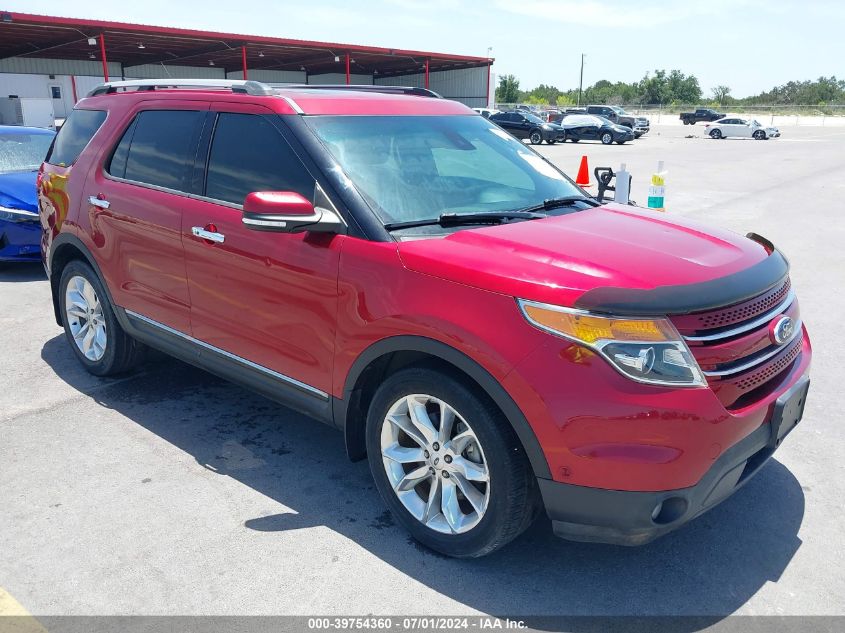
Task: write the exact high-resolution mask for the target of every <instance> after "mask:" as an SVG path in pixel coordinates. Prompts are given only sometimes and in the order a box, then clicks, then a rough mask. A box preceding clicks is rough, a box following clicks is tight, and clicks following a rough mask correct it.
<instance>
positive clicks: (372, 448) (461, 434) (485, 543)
mask: <svg viewBox="0 0 845 633" xmlns="http://www.w3.org/2000/svg"><path fill="white" fill-rule="evenodd" d="M412 411H413V416H412V415H411V412H412ZM444 412H445V413H444ZM442 419H446V420H452V422H451V424H449V425H448V426H445V427H444V426H442V425H441V420H442ZM405 429H408V432H406V431H405ZM366 439H367V455H368V459H369V462H370V470H371V471H372V474H373V478H374V480H375V483H376V487H377V488H378V491H379V493H380V494H381V497H382V499H384V502H385V503H386V504H387V506H388V508H389V509H390V512H391V513H392V514H393V516H394V517H395V518H396V520H397V521H398V522H399V523H400V524H401V525H402V526H403V527H404V528H405V529H406V530H408V532H410V533H411V535H412V536H413V537H414V538H415V539H416V540H417V541H419V542H420V543H422V544H423V545H425V546H426V547H429V548H431V549H433V550H435V551H438V552H441V553H443V554H446V555H448V556H455V557H459V558H475V557H479V556H484V555H485V554H489V553H490V552H492V551H494V550H496V549H498V548H500V547H502V546H504V545H505V544H507V543H508V542H510V541H511V540H513V539H514V538H516V537H517V536H518V535H519V534H520V533H521V532H522V531H523V530H525V529H526V528H527V527H528V526H529V525H530V524H531V522H532V521H533V519H534V517H535V516H536V510H537V508H538V506H539V502H538V492H537V488H536V481H535V479H534V475H533V473H532V471H531V466H530V465H529V463H528V458H527V457H526V455H525V452H524V450H523V449H522V446H521V445H520V443H519V441H518V439H517V438H516V434H515V433H514V431H513V429H512V428H511V426H510V424H509V423H508V421H507V419H506V418H505V417H504V415H503V414H502V413H501V411H499V409H498V408H497V407H496V406H495V404H493V402H492V401H490V400H489V399H488V398H486V397H484V396H483V395H478V387H477V386H475V387H474V388H473V387H470V386H469V385H468V384H466V383H465V382H464V381H463V380H461V379H460V378H459V377H458V376H455V375H452V374H451V373H448V372H447V371H440V370H438V369H434V368H428V367H410V368H408V369H403V370H401V371H399V372H397V373H395V374H393V375H392V376H390V377H389V378H388V379H387V380H386V381H385V382H384V383H383V384H382V386H381V387H379V389H378V391H376V393H375V395H374V396H373V399H372V402H371V403H370V408H369V413H368V416H367V431H366ZM398 460H402V461H401V462H400V461H398ZM436 460H440V461H436ZM464 490H466V491H467V493H466V494H464Z"/></svg>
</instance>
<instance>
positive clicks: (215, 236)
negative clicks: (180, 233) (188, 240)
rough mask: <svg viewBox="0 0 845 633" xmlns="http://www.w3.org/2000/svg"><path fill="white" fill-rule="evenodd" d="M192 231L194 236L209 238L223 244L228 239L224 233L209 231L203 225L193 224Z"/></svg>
mask: <svg viewBox="0 0 845 633" xmlns="http://www.w3.org/2000/svg"><path fill="white" fill-rule="evenodd" d="M191 233H192V234H193V235H194V237H199V238H201V239H204V240H208V241H209V242H214V243H215V244H222V243H223V242H224V241H225V239H226V236H225V235H223V234H222V233H217V232H216V231H207V230H205V229H204V228H203V227H201V226H192V227H191Z"/></svg>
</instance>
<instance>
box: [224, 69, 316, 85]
mask: <svg viewBox="0 0 845 633" xmlns="http://www.w3.org/2000/svg"><path fill="white" fill-rule="evenodd" d="M247 77H248V78H249V79H251V80H252V81H263V82H264V83H268V84H304V83H305V80H306V79H305V78H306V74H305V73H304V72H303V71H301V70H266V69H263V68H256V69H253V68H247ZM226 78H227V79H243V78H244V73H243V71H242V70H238V71H236V72H230V73H227V74H226Z"/></svg>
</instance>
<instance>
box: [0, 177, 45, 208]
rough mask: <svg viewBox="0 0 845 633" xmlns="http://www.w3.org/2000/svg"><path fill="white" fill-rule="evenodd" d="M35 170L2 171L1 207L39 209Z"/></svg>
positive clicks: (0, 178) (0, 182)
mask: <svg viewBox="0 0 845 633" xmlns="http://www.w3.org/2000/svg"><path fill="white" fill-rule="evenodd" d="M37 175H38V172H35V171H13V172H8V173H0V207H7V208H9V209H22V210H24V211H38V199H37V196H36V192H35V178H36V176H37Z"/></svg>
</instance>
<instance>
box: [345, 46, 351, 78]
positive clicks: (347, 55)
mask: <svg viewBox="0 0 845 633" xmlns="http://www.w3.org/2000/svg"><path fill="white" fill-rule="evenodd" d="M349 79H350V76H349V53H346V85H347V86H348V85H349V84H350V83H351V82H350V81H349Z"/></svg>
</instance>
